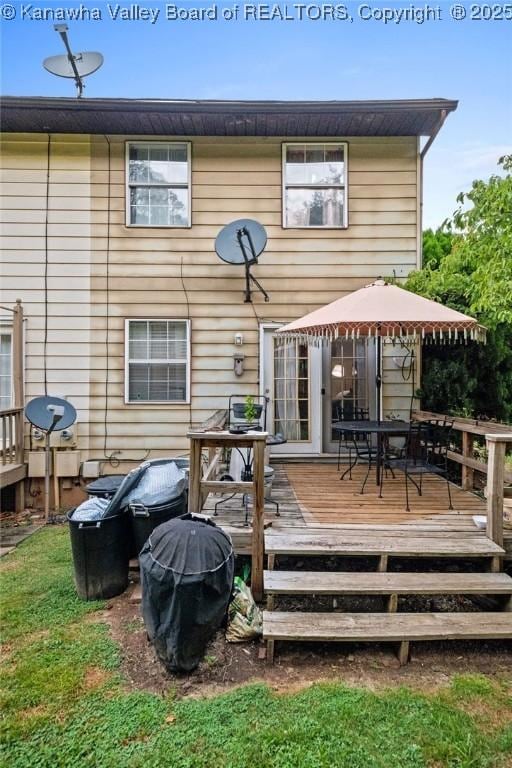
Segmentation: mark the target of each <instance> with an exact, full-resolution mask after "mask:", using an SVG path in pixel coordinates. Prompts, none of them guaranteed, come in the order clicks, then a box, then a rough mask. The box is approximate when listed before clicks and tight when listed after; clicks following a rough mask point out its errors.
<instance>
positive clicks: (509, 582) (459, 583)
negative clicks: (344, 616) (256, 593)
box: [263, 571, 512, 595]
mask: <svg viewBox="0 0 512 768" xmlns="http://www.w3.org/2000/svg"><path fill="white" fill-rule="evenodd" d="M263 577H264V585H265V592H268V593H270V594H278V595H279V594H281V595H285V594H289V595H301V594H302V595H303V594H333V595H341V594H349V595H389V594H400V595H411V594H423V595H441V594H462V595H469V594H475V595H484V594H488V595H512V578H511V577H510V576H507V574H506V573H389V572H387V573H378V572H377V573H365V572H353V571H350V572H335V573H328V572H319V571H264V575H263Z"/></svg>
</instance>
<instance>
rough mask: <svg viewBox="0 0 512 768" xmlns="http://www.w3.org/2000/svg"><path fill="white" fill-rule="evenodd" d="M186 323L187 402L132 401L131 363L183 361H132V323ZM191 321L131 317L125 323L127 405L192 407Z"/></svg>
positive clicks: (173, 361) (125, 391)
mask: <svg viewBox="0 0 512 768" xmlns="http://www.w3.org/2000/svg"><path fill="white" fill-rule="evenodd" d="M140 322H142V323H151V322H154V323H162V322H165V323H184V324H185V328H186V331H187V334H186V336H187V342H186V343H187V359H186V360H185V371H186V372H185V394H186V397H185V400H130V363H131V362H139V363H147V364H150V363H157V364H158V363H159V364H160V365H166V364H168V363H178V364H182V363H183V362H184V361H183V360H181V359H180V360H178V359H170V358H169V359H165V360H164V359H160V358H152V359H151V360H137V361H135V360H130V323H140ZM190 349H191V345H190V320H188V319H187V318H183V317H130V318H127V319H126V320H125V321H124V402H125V405H137V406H152V405H190V367H191V359H190Z"/></svg>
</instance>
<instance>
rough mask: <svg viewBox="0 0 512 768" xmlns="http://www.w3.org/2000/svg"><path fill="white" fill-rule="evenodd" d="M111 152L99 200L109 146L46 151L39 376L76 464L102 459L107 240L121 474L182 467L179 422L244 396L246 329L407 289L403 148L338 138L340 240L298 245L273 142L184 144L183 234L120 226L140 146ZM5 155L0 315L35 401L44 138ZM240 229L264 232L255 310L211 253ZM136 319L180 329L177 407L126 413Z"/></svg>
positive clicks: (74, 144) (393, 406) (249, 336)
mask: <svg viewBox="0 0 512 768" xmlns="http://www.w3.org/2000/svg"><path fill="white" fill-rule="evenodd" d="M109 139H110V142H111V153H112V154H111V172H110V192H111V196H110V201H109V199H108V191H109V184H108V179H109V172H108V164H107V141H106V139H105V138H104V137H100V136H94V137H69V136H65V137H60V136H59V137H52V145H53V146H52V165H51V188H50V201H49V229H48V244H49V254H50V261H49V270H48V274H49V289H50V292H49V298H50V312H49V344H48V371H49V380H50V381H51V382H52V384H51V388H52V391H57V390H58V391H59V392H62V393H63V394H68V395H69V397H70V399H71V400H72V401H73V402H74V403H75V404H77V406H78V407H79V416H80V421H81V423H80V429H79V435H80V446H81V448H82V449H83V450H84V454H83V455H84V457H85V455H86V454H88V455H90V456H94V457H101V456H102V455H103V447H104V418H105V410H104V409H105V376H106V370H107V357H106V316H107V278H106V269H107V267H106V264H107V236H108V235H110V242H109V245H110V248H109V275H110V277H109V286H108V298H109V301H108V315H109V356H108V368H109V385H108V442H107V452H108V453H110V452H117V451H121V454H120V455H119V458H121V459H128V458H131V459H139V458H142V457H143V456H144V455H145V452H146V451H147V450H151V452H152V455H153V456H158V455H166V454H167V455H171V454H177V453H180V452H185V451H187V450H188V441H187V440H186V438H185V433H186V429H187V426H188V424H189V421H190V419H192V421H193V422H199V421H201V420H202V419H204V418H206V417H207V416H209V415H210V414H211V412H212V411H213V410H215V409H216V408H222V407H225V405H226V402H227V397H228V395H229V394H231V393H245V392H253V393H255V394H256V393H257V392H258V378H259V370H258V368H259V359H258V356H259V322H270V321H283V322H284V321H287V320H291V319H293V318H295V317H298V316H300V315H301V314H304V313H305V312H308V311H310V310H312V309H315V308H316V307H318V306H320V305H322V304H324V303H326V302H328V301H332V300H333V299H335V298H337V297H338V296H340V295H343V294H344V293H347V292H349V291H353V290H356V289H357V288H360V287H361V286H363V285H366V284H367V283H369V282H371V281H372V280H374V279H376V278H377V277H379V276H392V275H393V274H396V276H397V277H398V278H402V277H405V276H406V275H407V274H408V272H409V271H410V270H411V269H413V268H414V267H415V266H416V258H417V243H418V227H417V224H418V221H417V141H416V138H415V137H411V138H375V139H356V138H350V137H340V140H343V141H348V158H349V174H348V229H346V230H340V229H332V230H329V229H325V230H318V229H314V230H310V231H309V230H293V229H282V227H281V207H282V186H281V145H282V141H286V139H285V138H283V140H282V141H281V140H280V139H261V140H257V139H253V138H247V139H239V140H236V139H225V138H192V140H191V141H192V226H191V228H190V229H171V228H170V229H162V228H150V227H144V228H141V227H136V228H130V227H127V226H125V199H126V198H125V193H126V190H125V141H126V140H135V141H136V140H146V139H147V137H143V136H142V137H141V136H126V137H118V136H111V137H109ZM187 139H188V140H190V137H173V138H172V141H175V140H176V141H180V140H187ZM155 140H156V141H165V140H166V137H155ZM293 140H294V141H300V140H301V138H300V137H297V138H295V137H294V139H293ZM308 141H309V140H308ZM319 141H322V139H321V138H320V137H319ZM4 147H5V149H4V158H3V170H4V173H5V174H6V182H5V184H4V185H3V192H2V194H3V195H4V200H3V202H2V221H3V222H4V224H2V226H3V227H7V229H6V230H4V231H3V235H4V237H3V243H2V246H3V249H4V250H3V260H4V263H5V269H6V272H5V277H4V278H3V279H2V302H4V303H5V302H8V303H12V302H13V301H14V300H15V298H17V297H18V296H20V297H21V298H22V299H23V301H24V303H25V304H26V310H27V314H28V315H29V320H28V328H29V332H28V335H27V348H26V353H27V379H28V387H27V390H28V393H30V395H34V394H40V393H41V382H42V364H43V358H42V338H43V324H42V318H43V316H44V303H43V298H44V297H43V280H44V208H45V193H46V185H45V168H46V165H45V162H46V137H44V136H31V137H29V136H10V137H9V136H8V137H6V139H5V142H4ZM27 150H28V151H27ZM109 207H110V232H108V227H107V222H108V215H107V212H108V208H109ZM243 217H249V218H257V219H258V220H259V221H261V222H262V224H264V226H265V227H266V228H267V232H268V238H269V239H268V245H267V249H266V251H265V252H264V254H263V255H262V257H261V260H260V263H259V265H258V266H257V267H256V268H255V269H254V274H255V276H256V277H257V278H258V279H259V280H261V282H262V284H263V286H264V287H265V289H266V290H267V291H268V292H269V294H270V298H271V300H270V302H269V303H268V304H265V303H264V302H263V297H262V296H261V295H260V294H258V293H254V294H253V295H254V304H253V305H250V304H244V302H243V289H244V279H243V270H241V269H240V268H237V267H232V266H229V265H227V264H223V263H222V262H221V261H219V259H218V258H217V257H216V255H215V252H214V239H215V236H216V235H217V233H218V231H219V229H220V228H221V227H222V226H223V225H224V224H227V223H228V222H230V221H232V220H233V219H235V218H243ZM6 280H7V281H8V282H7V283H6V282H5V281H6ZM4 291H5V293H4ZM141 317H152V318H158V317H161V318H187V317H190V320H191V349H192V358H191V404H190V407H189V406H188V405H184V404H169V405H161V404H138V403H136V404H125V402H124V363H125V357H124V355H125V349H124V322H125V320H126V319H127V318H141ZM237 332H242V333H243V334H244V345H243V348H242V351H243V353H244V355H245V360H244V369H245V372H244V375H243V376H242V377H241V378H237V377H235V375H234V371H233V353H234V352H235V351H237V350H238V349H239V348H235V345H234V335H235V333H237ZM395 370H396V369H395ZM392 373H393V372H392V371H391V372H390V376H391V374H392ZM386 376H387V372H385V376H384V379H385V384H384V405H385V408H386V409H388V410H391V411H393V412H396V411H397V409H398V406H400V409H399V410H400V412H401V413H405V412H406V410H408V407H409V404H408V397H409V394H408V393H410V386H408V385H405V384H403V383H400V382H397V386H398V387H399V388H400V389H399V391H395V392H394V393H393V395H392V397H391V399H389V396H388V394H387V389H386V387H387V380H386ZM390 383H391V379H390ZM393 386H395V385H393ZM402 393H403V394H402ZM402 406H404V407H405V409H406V410H405V411H404V407H402Z"/></svg>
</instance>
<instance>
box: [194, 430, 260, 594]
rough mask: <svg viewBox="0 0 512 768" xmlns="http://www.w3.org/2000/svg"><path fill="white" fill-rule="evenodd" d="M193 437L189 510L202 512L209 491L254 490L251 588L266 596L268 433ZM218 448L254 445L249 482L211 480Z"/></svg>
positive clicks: (219, 434) (241, 491) (196, 434)
mask: <svg viewBox="0 0 512 768" xmlns="http://www.w3.org/2000/svg"><path fill="white" fill-rule="evenodd" d="M187 437H188V438H189V439H190V476H189V491H188V511H189V512H191V513H192V514H194V513H198V512H201V509H202V506H203V500H204V498H205V495H207V494H208V493H210V492H211V493H222V492H224V491H226V492H228V493H250V494H251V496H252V497H253V516H252V567H251V589H252V593H253V595H254V599H255V600H258V601H260V600H262V598H263V554H264V549H265V538H264V512H265V445H266V440H267V437H268V433H267V432H248V433H247V434H245V435H232V434H231V433H230V432H227V431H226V432H197V431H194V430H191V431H190V432H188V433H187ZM203 448H208V449H213V450H210V451H209V452H210V458H211V459H212V460H211V463H210V466H209V467H208V469H207V471H206V473H205V476H204V477H202V476H201V453H202V450H203ZM217 448H250V449H252V452H253V457H254V459H253V472H252V474H253V479H252V481H250V482H249V481H248V482H243V481H242V482H233V481H230V480H211V479H210V475H211V474H212V469H213V465H214V460H213V452H214V451H215V449H217Z"/></svg>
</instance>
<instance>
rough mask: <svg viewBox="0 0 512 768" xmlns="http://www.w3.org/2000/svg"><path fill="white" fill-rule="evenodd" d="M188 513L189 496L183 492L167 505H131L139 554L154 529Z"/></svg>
mask: <svg viewBox="0 0 512 768" xmlns="http://www.w3.org/2000/svg"><path fill="white" fill-rule="evenodd" d="M186 511H187V494H186V492H183V493H182V494H181V495H180V496H177V497H176V498H175V499H171V500H170V501H168V502H166V503H165V504H160V505H155V506H145V505H144V504H142V503H140V502H137V501H135V502H132V503H131V504H130V514H131V518H132V530H133V538H134V540H135V548H136V550H137V553H139V552H140V551H141V549H142V547H143V546H144V544H145V543H146V541H147V540H148V538H149V536H150V535H151V533H152V532H153V531H154V529H155V528H156V527H157V526H158V525H161V524H162V523H165V522H167V521H168V520H172V519H173V518H175V517H181V515H184V514H185V513H186Z"/></svg>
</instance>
